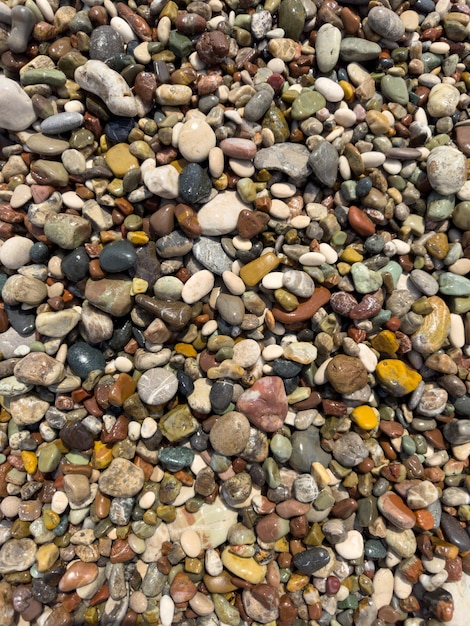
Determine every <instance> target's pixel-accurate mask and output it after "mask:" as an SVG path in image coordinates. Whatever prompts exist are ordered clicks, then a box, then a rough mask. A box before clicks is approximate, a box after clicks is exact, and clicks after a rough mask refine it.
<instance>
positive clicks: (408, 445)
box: [401, 435, 416, 456]
mask: <svg viewBox="0 0 470 626" xmlns="http://www.w3.org/2000/svg"><path fill="white" fill-rule="evenodd" d="M401 450H402V452H404V453H405V454H406V455H408V456H411V455H412V454H415V452H416V442H415V441H414V439H413V438H412V437H410V436H409V435H404V436H403V437H402V439H401Z"/></svg>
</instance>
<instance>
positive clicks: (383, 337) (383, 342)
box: [370, 330, 400, 355]
mask: <svg viewBox="0 0 470 626" xmlns="http://www.w3.org/2000/svg"><path fill="white" fill-rule="evenodd" d="M370 343H371V344H372V347H373V348H374V349H375V350H377V352H382V353H383V354H390V355H391V354H395V352H396V351H397V350H398V348H399V347H400V344H399V343H398V340H397V338H396V336H395V333H392V331H391V330H382V331H381V332H380V333H379V334H378V335H376V336H375V337H374V338H373V339H371V340H370Z"/></svg>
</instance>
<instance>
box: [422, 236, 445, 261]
mask: <svg viewBox="0 0 470 626" xmlns="http://www.w3.org/2000/svg"><path fill="white" fill-rule="evenodd" d="M424 245H425V248H426V250H427V251H428V252H429V254H430V255H431V256H432V257H434V258H435V259H440V260H442V259H445V258H446V256H447V253H448V252H449V240H448V239H447V235H446V234H445V233H436V234H435V235H431V237H429V239H428V240H427V241H426V243H425V244H424Z"/></svg>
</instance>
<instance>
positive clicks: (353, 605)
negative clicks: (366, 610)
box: [337, 593, 359, 609]
mask: <svg viewBox="0 0 470 626" xmlns="http://www.w3.org/2000/svg"><path fill="white" fill-rule="evenodd" d="M358 604H359V601H358V599H357V596H355V595H354V594H353V593H350V594H349V596H348V597H347V598H346V599H345V600H340V601H339V602H338V604H337V607H338V609H357V606H358Z"/></svg>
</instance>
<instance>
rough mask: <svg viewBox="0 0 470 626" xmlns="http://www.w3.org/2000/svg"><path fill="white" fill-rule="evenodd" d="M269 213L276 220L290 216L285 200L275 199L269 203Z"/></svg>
mask: <svg viewBox="0 0 470 626" xmlns="http://www.w3.org/2000/svg"><path fill="white" fill-rule="evenodd" d="M269 215H271V217H274V218H276V219H278V220H286V219H287V218H288V217H289V216H290V209H289V207H288V206H287V204H286V203H285V202H283V201H282V200H277V199H275V200H273V201H272V203H271V209H270V211H269Z"/></svg>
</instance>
